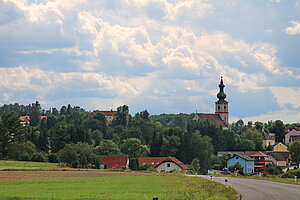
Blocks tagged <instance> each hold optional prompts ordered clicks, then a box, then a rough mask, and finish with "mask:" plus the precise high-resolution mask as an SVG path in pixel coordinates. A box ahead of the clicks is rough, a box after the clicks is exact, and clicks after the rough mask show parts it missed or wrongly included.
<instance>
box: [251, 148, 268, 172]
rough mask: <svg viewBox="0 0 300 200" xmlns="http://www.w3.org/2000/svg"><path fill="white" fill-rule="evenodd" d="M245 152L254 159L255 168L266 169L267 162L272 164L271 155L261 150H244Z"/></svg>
mask: <svg viewBox="0 0 300 200" xmlns="http://www.w3.org/2000/svg"><path fill="white" fill-rule="evenodd" d="M245 154H246V155H247V156H250V157H251V158H253V159H254V168H256V169H266V168H267V165H268V164H272V156H270V155H267V154H265V153H263V152H261V151H258V152H251V151H248V152H247V151H246V152H245Z"/></svg>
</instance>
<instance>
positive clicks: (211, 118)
mask: <svg viewBox="0 0 300 200" xmlns="http://www.w3.org/2000/svg"><path fill="white" fill-rule="evenodd" d="M196 115H197V116H198V118H199V119H200V120H201V121H208V122H209V123H212V124H215V125H216V126H221V127H226V124H225V122H224V121H223V120H222V119H221V117H220V115H219V114H206V113H196Z"/></svg>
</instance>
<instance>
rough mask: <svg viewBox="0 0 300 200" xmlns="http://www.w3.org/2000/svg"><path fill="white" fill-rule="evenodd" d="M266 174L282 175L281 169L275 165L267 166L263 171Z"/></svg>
mask: <svg viewBox="0 0 300 200" xmlns="http://www.w3.org/2000/svg"><path fill="white" fill-rule="evenodd" d="M264 173H266V174H272V175H278V174H281V173H282V169H281V167H279V166H277V165H275V164H274V163H272V164H268V165H267V169H265V170H264Z"/></svg>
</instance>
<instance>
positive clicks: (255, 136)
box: [242, 129, 263, 151]
mask: <svg viewBox="0 0 300 200" xmlns="http://www.w3.org/2000/svg"><path fill="white" fill-rule="evenodd" d="M242 137H243V138H244V139H247V140H250V141H252V142H253V143H254V145H255V148H254V150H256V151H260V150H262V148H263V146H262V144H263V137H262V134H261V133H260V132H258V131H257V130H253V129H247V130H246V131H245V132H243V133H242Z"/></svg>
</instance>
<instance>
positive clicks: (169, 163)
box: [139, 157, 189, 172]
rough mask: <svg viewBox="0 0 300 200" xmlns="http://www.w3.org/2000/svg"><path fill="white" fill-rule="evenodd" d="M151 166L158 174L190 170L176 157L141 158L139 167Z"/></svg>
mask: <svg viewBox="0 0 300 200" xmlns="http://www.w3.org/2000/svg"><path fill="white" fill-rule="evenodd" d="M145 164H149V165H152V166H153V167H154V168H155V169H156V171H157V172H161V171H165V172H169V171H173V170H177V171H182V170H188V169H189V168H188V167H187V166H186V165H184V164H183V163H182V162H181V161H179V160H178V159H177V158H175V157H141V158H139V167H141V166H143V165H145Z"/></svg>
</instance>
